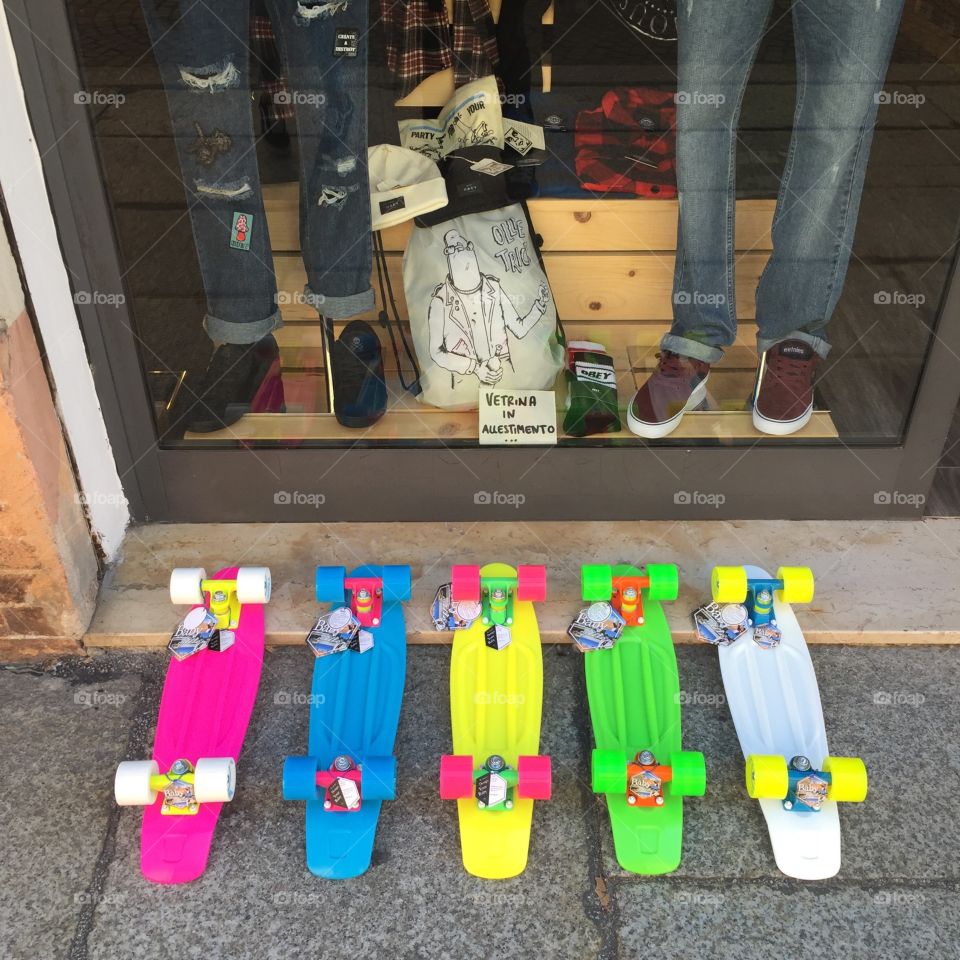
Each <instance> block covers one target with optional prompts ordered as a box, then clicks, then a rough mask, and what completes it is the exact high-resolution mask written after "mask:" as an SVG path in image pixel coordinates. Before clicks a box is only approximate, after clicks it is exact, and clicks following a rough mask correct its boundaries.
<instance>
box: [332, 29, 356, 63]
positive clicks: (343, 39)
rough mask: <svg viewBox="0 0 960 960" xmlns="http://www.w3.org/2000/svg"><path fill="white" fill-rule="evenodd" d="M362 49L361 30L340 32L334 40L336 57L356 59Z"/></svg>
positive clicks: (335, 35)
mask: <svg viewBox="0 0 960 960" xmlns="http://www.w3.org/2000/svg"><path fill="white" fill-rule="evenodd" d="M359 49H360V31H359V30H353V29H351V30H338V31H337V32H336V33H335V34H334V38H333V55H334V56H335V57H355V56H356V55H357V52H358V51H359Z"/></svg>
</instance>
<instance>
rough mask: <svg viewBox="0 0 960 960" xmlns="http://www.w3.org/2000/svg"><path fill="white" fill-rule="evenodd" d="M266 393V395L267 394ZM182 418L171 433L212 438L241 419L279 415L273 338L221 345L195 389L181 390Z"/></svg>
mask: <svg viewBox="0 0 960 960" xmlns="http://www.w3.org/2000/svg"><path fill="white" fill-rule="evenodd" d="M268 387H269V389H268ZM180 402H181V403H182V404H183V405H182V406H181V413H180V414H179V415H177V416H176V417H175V419H174V422H173V424H172V426H171V431H172V432H176V431H177V430H189V431H191V432H193V433H212V432H213V431H214V430H222V429H223V428H224V427H229V426H230V425H231V424H234V423H236V422H237V421H238V420H239V419H240V418H241V417H242V416H243V415H244V414H245V413H251V412H254V411H256V412H271V413H281V412H283V384H282V381H281V380H280V348H279V347H278V346H277V341H276V340H275V339H274V338H273V335H272V334H271V335H269V336H266V337H264V338H263V339H262V340H260V341H258V342H257V343H224V344H222V345H221V346H219V347H217V349H216V350H214V351H213V355H212V356H211V357H210V363H209V364H208V366H207V369H206V372H205V373H204V374H203V376H202V377H201V378H200V381H199V382H198V384H197V386H196V388H193V387H192V386H191V384H190V380H189V378H188V379H187V380H185V381H184V384H183V387H182V388H181V401H180Z"/></svg>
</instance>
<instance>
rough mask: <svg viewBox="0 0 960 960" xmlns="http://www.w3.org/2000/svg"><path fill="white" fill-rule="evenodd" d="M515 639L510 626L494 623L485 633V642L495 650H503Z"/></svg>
mask: <svg viewBox="0 0 960 960" xmlns="http://www.w3.org/2000/svg"><path fill="white" fill-rule="evenodd" d="M512 639H513V636H512V634H511V633H510V628H509V627H504V626H501V625H500V624H493V625H492V626H491V627H490V629H489V630H487V631H486V632H485V633H484V635H483V640H484V643H486V645H487V646H488V647H490V648H491V649H493V650H502V649H503V648H504V647H507V646H509V645H510V641H511V640H512Z"/></svg>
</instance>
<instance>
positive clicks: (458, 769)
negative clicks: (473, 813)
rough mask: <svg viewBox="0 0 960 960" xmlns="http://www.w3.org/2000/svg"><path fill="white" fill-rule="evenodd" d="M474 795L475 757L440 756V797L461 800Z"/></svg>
mask: <svg viewBox="0 0 960 960" xmlns="http://www.w3.org/2000/svg"><path fill="white" fill-rule="evenodd" d="M472 796H473V757H463V756H450V755H449V754H448V755H446V756H443V757H441V758H440V799H441V800H460V799H462V798H464V797H472Z"/></svg>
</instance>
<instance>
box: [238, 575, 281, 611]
mask: <svg viewBox="0 0 960 960" xmlns="http://www.w3.org/2000/svg"><path fill="white" fill-rule="evenodd" d="M271 588H272V582H271V579H270V568H269V567H240V569H239V570H237V599H238V600H239V601H240V602H241V603H269V602H270V590H271Z"/></svg>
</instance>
